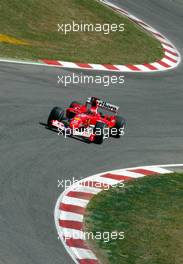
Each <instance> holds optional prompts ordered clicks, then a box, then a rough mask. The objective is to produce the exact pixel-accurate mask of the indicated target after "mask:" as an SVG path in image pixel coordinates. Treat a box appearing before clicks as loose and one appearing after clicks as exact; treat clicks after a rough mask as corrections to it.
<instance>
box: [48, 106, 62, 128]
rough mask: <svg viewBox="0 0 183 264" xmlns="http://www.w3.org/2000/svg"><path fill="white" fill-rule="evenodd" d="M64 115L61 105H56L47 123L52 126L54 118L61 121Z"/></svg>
mask: <svg viewBox="0 0 183 264" xmlns="http://www.w3.org/2000/svg"><path fill="white" fill-rule="evenodd" d="M63 116H64V110H63V109H62V108H60V107H57V106H56V107H54V108H53V109H52V110H51V112H50V114H49V117H48V121H47V125H48V126H49V127H51V126H52V123H51V121H52V120H57V121H59V122H60V121H61V120H62V119H63Z"/></svg>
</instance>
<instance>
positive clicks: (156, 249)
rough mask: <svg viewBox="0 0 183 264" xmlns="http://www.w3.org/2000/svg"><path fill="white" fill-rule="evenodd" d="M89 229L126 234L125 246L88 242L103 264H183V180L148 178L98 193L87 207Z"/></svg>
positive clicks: (118, 242)
mask: <svg viewBox="0 0 183 264" xmlns="http://www.w3.org/2000/svg"><path fill="white" fill-rule="evenodd" d="M85 229H86V230H87V231H90V232H93V233H94V234H95V233H96V232H104V231H108V232H112V231H114V230H116V231H118V232H120V231H123V232H125V239H124V240H119V239H118V240H111V241H110V242H108V243H105V242H104V241H103V240H94V241H93V240H92V241H89V243H90V244H91V246H92V247H93V249H94V251H95V252H96V254H97V256H98V257H99V259H101V260H102V259H105V261H104V263H105V264H108V263H113V264H114V263H115V264H182V263H183V262H182V261H183V174H181V173H179V174H178V173H175V174H168V175H161V176H152V177H144V178H141V179H138V180H135V181H132V182H128V183H126V185H125V188H112V189H110V190H109V191H103V192H101V193H99V194H98V195H96V196H95V197H94V198H93V199H92V200H91V202H90V203H89V205H88V207H87V214H86V216H85Z"/></svg>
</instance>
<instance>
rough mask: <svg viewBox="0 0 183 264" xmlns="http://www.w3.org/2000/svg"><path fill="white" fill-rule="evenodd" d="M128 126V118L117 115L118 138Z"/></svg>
mask: <svg viewBox="0 0 183 264" xmlns="http://www.w3.org/2000/svg"><path fill="white" fill-rule="evenodd" d="M125 127H126V120H125V119H124V118H123V117H121V116H116V125H115V128H116V135H115V137H116V138H120V136H122V135H123V133H124V129H125Z"/></svg>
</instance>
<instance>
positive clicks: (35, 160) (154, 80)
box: [0, 0, 183, 264]
mask: <svg viewBox="0 0 183 264" xmlns="http://www.w3.org/2000/svg"><path fill="white" fill-rule="evenodd" d="M181 2H182V1H181V0H179V1H176V0H175V1H170V0H153V1H152V0H136V1H134V0H126V1H125V0H124V1H122V0H121V1H120V0H119V1H114V3H117V4H119V5H121V7H123V8H126V9H128V10H129V11H131V12H132V13H133V14H134V15H136V16H138V17H139V18H141V19H144V20H145V21H146V22H147V23H149V24H151V25H152V26H154V27H155V28H156V29H158V30H159V31H160V32H161V33H162V34H165V35H166V36H167V37H168V38H169V39H170V40H171V41H172V42H173V43H174V44H175V45H176V47H177V48H178V50H179V51H180V53H181V54H183V35H182V27H183V3H181ZM71 72H72V70H71V71H69V72H68V71H67V70H63V69H62V70H61V69H56V68H50V67H41V66H28V65H27V66H25V65H19V64H8V63H0V80H1V83H0V124H1V125H0V152H1V158H0V168H1V169H0V263H2V264H12V263H13V264H24V263H26V264H45V263H49V264H50V263H51V264H58V263H59V264H61V263H62V264H69V263H73V262H72V260H71V259H70V257H69V255H68V254H67V253H66V251H65V249H64V248H63V246H62V244H61V243H60V241H59V240H58V239H57V233H56V228H55V224H54V217H53V213H54V207H55V203H56V201H57V198H58V196H59V195H60V193H61V192H62V191H63V189H62V188H58V187H57V181H58V180H62V179H72V178H73V177H74V178H75V179H80V178H82V177H86V176H89V175H92V174H95V173H99V172H102V171H105V170H112V169H118V168H119V169H120V168H122V167H132V166H138V165H149V164H166V163H182V157H183V144H182V143H183V118H182V113H183V103H182V102H183V85H182V84H183V66H182V64H180V66H179V67H178V68H177V69H176V70H174V71H168V72H166V73H158V74H155V73H154V74H134V73H131V74H125V85H121V86H118V85H114V86H112V87H103V86H102V85H87V86H83V85H71V86H69V87H67V88H65V87H63V86H61V85H58V84H57V75H58V74H60V75H61V74H68V73H71ZM86 73H87V72H86ZM88 74H91V72H88ZM92 95H95V96H98V97H101V98H103V99H106V100H107V101H111V103H114V104H117V105H119V106H120V109H121V113H122V115H123V116H124V117H125V118H126V119H127V121H128V130H127V134H126V135H125V137H124V138H122V139H110V140H109V141H106V142H104V144H103V145H101V146H99V145H95V144H86V143H83V142H81V141H78V140H75V139H72V138H67V139H65V138H64V137H62V136H58V135H57V134H56V133H54V132H52V131H50V130H48V129H46V128H45V126H44V125H43V124H40V123H45V122H46V121H47V116H48V114H49V111H50V109H51V108H52V107H53V106H56V105H58V106H63V107H67V106H68V105H69V103H70V102H71V101H72V100H82V101H84V100H85V98H86V97H88V96H92Z"/></svg>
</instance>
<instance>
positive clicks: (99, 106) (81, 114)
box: [47, 97, 126, 144]
mask: <svg viewBox="0 0 183 264" xmlns="http://www.w3.org/2000/svg"><path fill="white" fill-rule="evenodd" d="M102 110H105V112H108V111H109V112H112V113H113V114H111V115H109V114H106V113H103V112H104V111H103V112H101V111H102ZM118 110H119V107H118V106H116V105H113V104H110V103H107V102H104V101H103V100H101V99H99V98H97V97H90V98H88V99H87V100H86V103H85V104H81V103H79V102H76V101H74V102H72V103H71V104H70V106H69V108H67V109H66V111H64V110H63V109H62V108H60V107H54V108H53V109H52V110H51V112H50V115H49V117H48V121H47V125H48V127H49V128H51V129H57V130H58V131H59V134H62V135H65V136H74V137H82V138H83V139H84V140H87V141H88V142H95V143H97V144H102V143H103V141H104V139H107V138H109V137H111V136H113V137H116V138H119V137H120V136H123V135H124V130H125V127H126V121H125V119H124V118H123V117H121V116H118V115H117V112H118Z"/></svg>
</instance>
